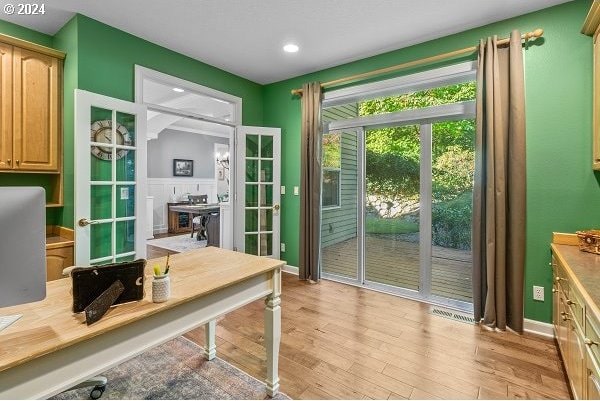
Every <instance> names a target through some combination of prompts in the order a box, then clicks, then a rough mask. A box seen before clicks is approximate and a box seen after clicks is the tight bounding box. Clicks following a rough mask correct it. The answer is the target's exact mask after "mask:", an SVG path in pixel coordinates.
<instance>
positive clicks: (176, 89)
mask: <svg viewBox="0 0 600 401" xmlns="http://www.w3.org/2000/svg"><path fill="white" fill-rule="evenodd" d="M173 91H174V92H179V93H181V92H185V91H184V90H183V89H181V88H173Z"/></svg>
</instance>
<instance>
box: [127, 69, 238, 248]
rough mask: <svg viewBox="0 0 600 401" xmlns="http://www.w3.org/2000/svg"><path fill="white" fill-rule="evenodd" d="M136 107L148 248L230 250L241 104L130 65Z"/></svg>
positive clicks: (209, 90)
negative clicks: (141, 108) (140, 114)
mask: <svg viewBox="0 0 600 401" xmlns="http://www.w3.org/2000/svg"><path fill="white" fill-rule="evenodd" d="M136 101H137V102H139V103H143V104H144V105H146V106H147V108H148V114H147V148H148V153H147V155H148V169H147V193H148V197H147V199H146V202H147V204H146V209H147V216H146V220H147V221H148V222H149V223H148V224H147V232H146V238H147V239H148V244H149V245H152V247H158V248H162V249H166V250H168V251H173V252H183V251H187V250H191V249H195V248H198V247H204V246H208V245H212V246H220V247H223V248H228V249H232V248H233V226H234V225H233V207H232V205H231V204H230V201H231V197H232V196H231V194H232V193H233V192H232V191H233V188H232V182H233V179H234V177H233V174H232V171H233V168H234V166H235V160H234V157H233V155H234V154H235V149H234V135H235V127H236V126H237V125H240V123H241V115H242V114H241V107H242V100H241V99H240V98H238V97H235V96H232V95H229V94H226V93H223V92H219V91H216V90H214V89H211V88H207V87H204V86H201V85H198V84H195V83H192V82H189V81H185V80H182V79H179V78H176V77H173V76H170V75H166V74H163V73H160V72H157V71H153V70H149V69H147V68H144V67H140V66H136ZM188 206H194V207H193V208H190V207H188Z"/></svg>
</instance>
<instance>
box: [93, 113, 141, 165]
mask: <svg viewBox="0 0 600 401" xmlns="http://www.w3.org/2000/svg"><path fill="white" fill-rule="evenodd" d="M115 132H116V138H115V144H116V145H124V146H132V144H133V141H132V139H131V135H130V134H129V131H127V128H125V127H124V126H123V125H121V124H119V123H117V129H116V130H115ZM90 140H91V141H92V142H94V143H96V144H97V145H95V146H92V154H93V155H94V156H96V157H97V158H98V159H102V160H112V158H113V154H112V148H111V147H109V146H102V145H99V144H101V143H106V144H108V145H110V144H112V143H113V141H112V121H111V120H100V121H94V122H93V123H92V128H91V135H90ZM126 154H127V149H117V151H116V160H119V159H121V158H122V157H123V156H125V155H126Z"/></svg>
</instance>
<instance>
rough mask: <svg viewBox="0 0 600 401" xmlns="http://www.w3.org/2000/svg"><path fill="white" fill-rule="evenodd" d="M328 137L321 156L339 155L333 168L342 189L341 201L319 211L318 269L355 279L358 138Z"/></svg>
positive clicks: (354, 135)
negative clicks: (319, 252) (319, 258)
mask: <svg viewBox="0 0 600 401" xmlns="http://www.w3.org/2000/svg"><path fill="white" fill-rule="evenodd" d="M331 137H332V135H331V134H330V135H325V136H324V139H323V140H322V152H323V155H327V154H335V155H338V156H336V158H337V159H338V161H339V163H340V164H339V165H336V167H339V169H340V171H339V173H338V177H340V179H339V183H338V185H340V186H341V188H339V189H340V192H341V199H340V201H339V202H338V203H336V206H335V207H323V208H322V210H321V269H322V272H323V273H324V274H330V275H336V276H341V277H344V278H349V279H353V280H356V279H358V267H359V252H358V247H359V236H360V234H359V224H358V217H357V213H358V193H359V186H358V170H359V163H358V157H357V155H358V140H359V138H358V134H357V132H356V131H349V132H343V133H338V134H336V138H339V139H340V140H338V141H331V140H330V138H331ZM340 148H341V150H340ZM340 152H341V154H342V157H341V161H340V158H339V154H340ZM324 178H325V177H324ZM336 196H337V194H336Z"/></svg>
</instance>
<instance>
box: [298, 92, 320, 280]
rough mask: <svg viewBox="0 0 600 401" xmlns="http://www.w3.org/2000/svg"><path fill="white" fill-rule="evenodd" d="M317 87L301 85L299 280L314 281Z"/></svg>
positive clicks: (316, 261) (317, 206) (317, 208)
mask: <svg viewBox="0 0 600 401" xmlns="http://www.w3.org/2000/svg"><path fill="white" fill-rule="evenodd" d="M320 130H321V84H320V83H319V82H311V83H308V84H304V85H302V139H301V143H300V146H301V147H302V149H301V174H300V279H301V280H313V281H318V280H319V279H320V278H321V277H320V276H321V274H320V272H319V245H320V234H321V231H320V225H321V216H320V212H321V157H320V153H321V152H320V143H321V142H320V138H321V132H320Z"/></svg>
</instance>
